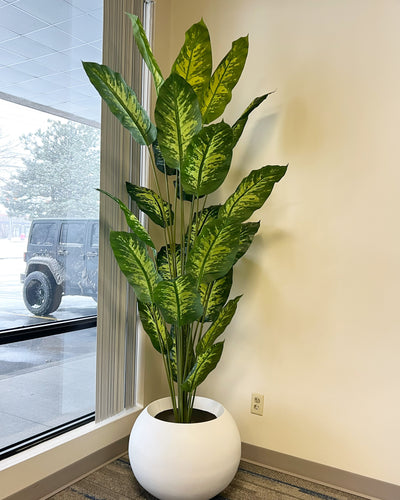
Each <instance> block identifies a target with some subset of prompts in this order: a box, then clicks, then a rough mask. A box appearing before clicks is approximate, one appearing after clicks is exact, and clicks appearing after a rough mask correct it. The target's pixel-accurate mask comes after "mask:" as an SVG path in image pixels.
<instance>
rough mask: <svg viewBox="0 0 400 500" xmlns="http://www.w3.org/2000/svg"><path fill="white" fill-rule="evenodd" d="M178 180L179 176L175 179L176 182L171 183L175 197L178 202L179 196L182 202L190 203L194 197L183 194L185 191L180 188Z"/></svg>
mask: <svg viewBox="0 0 400 500" xmlns="http://www.w3.org/2000/svg"><path fill="white" fill-rule="evenodd" d="M179 178H180V176H179V175H178V176H177V178H176V180H175V181H173V183H174V188H175V190H176V195H177V197H178V200H180V199H181V196H182V199H183V201H190V202H192V201H193V200H194V199H195V198H196V197H195V196H193V195H191V194H187V193H186V192H185V190H184V189H182V188H181V183H180V181H179ZM203 197H204V195H203V196H199V197H198V198H199V199H200V198H203Z"/></svg>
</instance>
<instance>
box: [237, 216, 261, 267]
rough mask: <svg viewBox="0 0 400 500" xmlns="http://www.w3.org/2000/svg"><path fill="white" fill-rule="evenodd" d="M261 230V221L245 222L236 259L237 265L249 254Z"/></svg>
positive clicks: (241, 230) (241, 229)
mask: <svg viewBox="0 0 400 500" xmlns="http://www.w3.org/2000/svg"><path fill="white" fill-rule="evenodd" d="M259 228H260V221H258V222H245V223H244V224H242V226H241V228H240V239H239V250H238V253H237V254H236V257H235V263H236V262H237V261H238V260H239V259H240V258H241V257H243V255H244V254H245V253H246V252H247V250H248V249H249V247H250V245H251V244H252V242H253V238H254V236H255V235H256V233H257V231H258V229H259Z"/></svg>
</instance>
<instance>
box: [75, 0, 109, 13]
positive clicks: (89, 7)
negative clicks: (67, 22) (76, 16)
mask: <svg viewBox="0 0 400 500" xmlns="http://www.w3.org/2000/svg"><path fill="white" fill-rule="evenodd" d="M67 2H68V3H69V4H71V5H74V6H75V7H77V8H78V9H80V10H82V11H83V12H91V11H93V10H97V9H98V8H99V6H101V5H102V3H101V0H100V1H99V0H84V1H82V0H67Z"/></svg>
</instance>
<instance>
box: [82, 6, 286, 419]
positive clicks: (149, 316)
mask: <svg viewBox="0 0 400 500" xmlns="http://www.w3.org/2000/svg"><path fill="white" fill-rule="evenodd" d="M128 15H129V17H130V19H131V21H132V26H133V34H134V37H135V40H136V43H137V45H138V48H139V51H140V53H141V55H142V57H143V59H144V61H145V63H146V65H147V66H148V68H149V70H150V72H151V74H152V76H153V80H154V85H155V91H156V95H157V100H156V104H155V110H154V119H155V124H153V123H152V121H151V120H150V118H149V116H148V114H147V113H146V111H145V110H144V109H143V107H142V106H141V104H140V102H139V101H138V98H137V96H136V94H135V92H134V91H133V90H132V89H131V88H130V87H129V86H128V85H127V83H126V82H125V81H124V79H123V78H122V76H121V75H120V74H119V73H116V72H114V71H113V70H112V69H110V68H109V67H107V66H105V65H101V64H97V63H93V62H84V63H83V66H84V69H85V71H86V73H87V75H88V77H89V79H90V81H91V82H92V84H93V85H94V87H95V88H96V89H97V91H98V92H99V94H100V95H101V97H102V98H103V99H104V101H105V102H106V103H107V105H108V106H109V108H110V110H111V111H112V113H113V114H114V115H115V116H116V117H117V118H118V120H119V121H120V122H121V123H122V125H123V126H124V127H125V128H126V129H127V130H129V132H130V133H131V135H132V137H133V138H134V139H135V140H136V141H137V142H138V143H139V144H141V145H143V146H145V147H146V148H148V150H149V157H150V162H151V168H152V171H153V174H154V179H153V180H154V184H153V185H154V188H155V190H153V189H149V188H148V187H143V186H137V185H134V184H131V183H129V182H127V183H126V189H127V192H128V194H129V196H130V198H131V200H132V201H133V202H134V203H136V205H137V206H138V208H139V209H140V210H142V211H143V212H144V213H145V214H146V215H147V216H148V217H149V218H150V219H151V220H152V221H153V222H154V223H155V224H157V225H158V226H160V227H161V228H162V230H163V233H164V245H163V246H162V247H161V248H159V249H157V248H156V245H155V244H154V243H153V240H152V238H151V236H150V234H149V233H148V231H147V230H146V229H145V228H144V227H143V226H142V224H141V223H140V222H139V220H138V219H137V218H136V216H135V215H134V214H133V213H132V211H131V210H130V209H129V208H128V207H127V206H126V205H125V204H124V203H123V202H122V201H121V200H120V199H118V198H116V197H114V196H113V195H111V194H109V193H106V192H104V191H103V193H104V194H106V195H108V196H110V197H111V198H112V199H113V200H115V201H116V202H117V203H118V204H119V206H120V208H121V209H122V210H123V212H124V213H125V216H126V221H127V224H128V226H129V228H130V232H123V231H112V232H111V234H110V242H111V246H112V249H113V252H114V255H115V258H116V260H117V262H118V265H119V267H120V268H121V270H122V272H123V273H124V274H125V276H126V277H127V279H128V282H129V283H130V285H131V286H132V287H133V289H134V291H135V293H136V296H137V300H138V309H139V315H140V319H141V322H142V325H143V328H144V330H145V331H146V333H147V334H148V336H149V337H150V340H151V342H152V344H153V346H154V348H155V349H156V350H157V351H158V352H159V353H160V354H161V355H162V358H163V362H164V367H165V372H166V375H167V380H168V385H169V390H170V394H171V398H172V404H173V410H174V415H175V420H176V422H190V419H191V414H192V408H193V403H194V398H195V394H196V389H197V387H198V386H199V385H200V384H201V383H202V382H203V381H204V379H205V378H206V377H207V375H208V374H209V373H210V372H211V371H212V370H213V369H214V368H215V367H216V365H217V363H218V362H219V360H220V358H221V355H222V350H223V346H224V341H223V340H220V338H221V335H222V334H223V333H224V331H225V329H226V328H227V326H228V325H229V323H230V322H231V320H232V317H233V315H234V313H235V311H236V308H237V305H238V301H239V300H240V297H241V296H238V297H235V298H233V299H230V300H228V298H229V294H230V290H231V286H232V272H233V266H234V265H235V264H236V262H237V261H238V260H239V259H240V258H241V257H242V256H243V255H244V254H245V253H246V251H247V250H248V248H249V246H250V244H251V243H252V240H253V238H254V236H255V234H256V233H257V231H258V228H259V226H260V223H259V222H245V221H247V219H249V217H250V216H251V215H252V214H253V212H254V211H255V210H257V209H259V208H260V207H261V206H262V205H263V204H264V202H265V201H266V199H267V198H268V196H269V195H270V193H271V191H272V188H273V186H274V184H275V182H278V181H279V180H280V179H281V178H282V177H283V175H284V174H285V172H286V166H279V165H272V166H271V165H267V166H264V167H262V168H260V169H258V170H253V171H251V172H250V173H249V174H248V175H247V176H246V177H245V178H244V179H243V180H242V181H241V182H240V184H239V185H238V187H237V189H236V191H235V192H234V193H233V194H232V195H231V196H229V197H228V198H227V200H226V201H225V202H224V203H223V204H220V205H207V196H208V195H209V194H211V193H213V192H214V191H216V190H217V189H218V188H219V187H220V186H221V184H222V183H223V181H224V180H225V177H226V176H227V174H228V171H229V168H230V165H231V161H232V152H233V149H234V147H235V145H236V144H237V142H238V140H239V138H240V136H241V134H242V132H243V129H244V127H245V125H246V122H247V120H248V117H249V115H250V113H251V112H252V111H253V110H254V109H255V108H257V106H259V105H260V104H261V103H262V102H263V101H264V100H265V99H266V98H267V96H268V95H269V94H264V95H262V96H260V97H257V98H255V99H254V100H253V101H252V102H251V103H250V104H249V106H248V107H247V108H246V110H245V111H244V112H243V114H242V115H241V116H240V117H239V118H238V119H237V120H236V122H235V123H234V124H233V125H232V126H230V125H228V124H227V123H226V122H224V121H223V120H222V121H218V122H215V120H216V119H218V118H219V117H220V116H221V115H222V113H223V112H224V110H225V108H226V106H227V104H228V103H229V102H230V100H231V97H232V89H233V88H234V87H235V85H236V84H237V82H238V80H239V78H240V75H241V73H242V70H243V67H244V64H245V61H246V57H247V52H248V38H247V37H242V38H239V39H237V40H235V41H234V42H233V43H232V48H231V49H230V50H229V52H228V53H227V55H226V56H225V57H224V58H223V59H222V61H221V62H220V63H219V65H218V66H217V68H216V69H215V70H214V71H212V55H211V43H210V36H209V32H208V29H207V26H206V25H205V23H204V22H203V20H201V21H200V22H198V23H196V24H194V25H193V26H192V27H191V28H189V30H188V31H187V32H186V35H185V42H184V44H183V47H182V49H181V51H180V53H179V55H178V57H177V58H176V60H175V62H174V64H173V65H172V70H171V74H170V76H168V78H166V79H164V77H163V76H162V74H161V71H160V68H159V66H158V64H157V62H156V60H155V58H154V56H153V53H152V51H151V48H150V45H149V42H148V40H147V38H146V34H145V32H144V30H143V27H142V25H141V23H140V21H139V19H138V17H137V16H134V15H131V14H128ZM162 189H163V191H162ZM165 198H166V199H165Z"/></svg>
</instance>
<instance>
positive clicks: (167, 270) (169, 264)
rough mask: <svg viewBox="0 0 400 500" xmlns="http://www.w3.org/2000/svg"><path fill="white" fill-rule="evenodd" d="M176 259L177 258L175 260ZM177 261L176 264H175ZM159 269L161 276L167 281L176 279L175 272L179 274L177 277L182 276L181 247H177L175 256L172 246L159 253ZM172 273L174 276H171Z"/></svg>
mask: <svg viewBox="0 0 400 500" xmlns="http://www.w3.org/2000/svg"><path fill="white" fill-rule="evenodd" d="M174 257H175V258H174ZM174 261H175V262H174ZM156 262H157V269H158V272H159V273H160V275H161V276H162V278H163V279H165V280H171V279H174V278H175V276H174V272H175V271H176V272H177V276H179V275H180V274H181V247H180V245H176V246H175V255H173V254H172V250H171V246H170V245H168V252H167V247H166V246H163V247H161V248H160V250H159V252H158V253H157V259H156ZM171 271H172V274H171Z"/></svg>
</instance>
